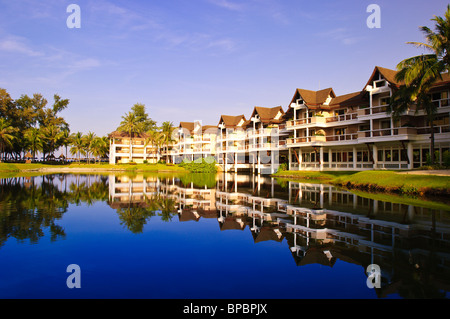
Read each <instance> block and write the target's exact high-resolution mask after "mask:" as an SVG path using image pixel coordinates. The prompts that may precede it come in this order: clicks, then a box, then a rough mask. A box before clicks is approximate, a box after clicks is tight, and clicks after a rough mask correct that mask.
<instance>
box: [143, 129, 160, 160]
mask: <svg viewBox="0 0 450 319" xmlns="http://www.w3.org/2000/svg"><path fill="white" fill-rule="evenodd" d="M163 140H164V135H163V133H162V132H160V131H156V130H151V131H148V132H147V137H146V138H145V142H144V148H146V147H147V145H151V146H152V148H153V149H154V150H155V155H156V161H159V155H158V153H159V150H160V147H161V145H162V143H163Z"/></svg>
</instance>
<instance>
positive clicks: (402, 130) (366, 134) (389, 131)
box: [358, 127, 425, 138]
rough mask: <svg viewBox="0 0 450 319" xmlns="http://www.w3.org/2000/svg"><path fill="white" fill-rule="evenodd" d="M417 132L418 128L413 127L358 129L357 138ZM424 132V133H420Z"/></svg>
mask: <svg viewBox="0 0 450 319" xmlns="http://www.w3.org/2000/svg"><path fill="white" fill-rule="evenodd" d="M417 134H419V129H418V128H415V127H394V128H384V129H377V130H370V131H359V132H358V137H359V138H367V137H380V136H396V135H417ZM420 134H425V133H420Z"/></svg>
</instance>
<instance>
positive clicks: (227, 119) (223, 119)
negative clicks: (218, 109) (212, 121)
mask: <svg viewBox="0 0 450 319" xmlns="http://www.w3.org/2000/svg"><path fill="white" fill-rule="evenodd" d="M241 120H244V122H247V120H246V119H245V116H244V115H237V116H232V115H221V116H220V121H219V125H220V124H222V123H224V124H225V127H226V128H235V127H237V125H238V124H239V122H240V121H241Z"/></svg>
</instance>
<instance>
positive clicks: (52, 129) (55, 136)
mask: <svg viewBox="0 0 450 319" xmlns="http://www.w3.org/2000/svg"><path fill="white" fill-rule="evenodd" d="M42 132H43V135H44V140H45V141H46V142H47V143H45V144H44V147H43V150H42V151H43V153H44V159H45V154H46V153H47V152H48V153H49V154H53V153H54V152H55V150H56V149H57V148H58V147H59V142H60V139H61V129H60V128H59V127H58V126H56V125H51V126H48V127H45V128H44V129H43V130H42Z"/></svg>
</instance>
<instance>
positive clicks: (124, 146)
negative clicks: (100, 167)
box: [108, 131, 161, 164]
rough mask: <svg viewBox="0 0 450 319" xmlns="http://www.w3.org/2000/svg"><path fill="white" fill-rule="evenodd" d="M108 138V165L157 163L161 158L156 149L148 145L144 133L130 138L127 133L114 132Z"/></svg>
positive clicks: (146, 136)
mask: <svg viewBox="0 0 450 319" xmlns="http://www.w3.org/2000/svg"><path fill="white" fill-rule="evenodd" d="M108 137H109V163H110V164H125V163H131V162H133V163H137V164H142V163H144V162H148V163H157V162H158V161H159V159H160V158H161V154H160V153H159V150H158V149H157V147H155V146H153V145H151V144H149V143H148V135H147V134H145V133H141V134H134V135H133V136H132V137H131V138H130V135H129V134H128V133H127V132H120V131H114V132H112V133H111V134H109V136H108Z"/></svg>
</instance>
